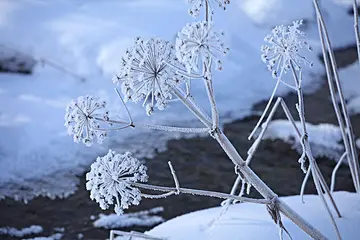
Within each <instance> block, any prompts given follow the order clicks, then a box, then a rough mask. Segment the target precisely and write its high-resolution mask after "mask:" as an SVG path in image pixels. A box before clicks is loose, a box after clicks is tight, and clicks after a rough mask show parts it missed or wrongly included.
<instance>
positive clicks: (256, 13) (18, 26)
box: [0, 0, 354, 199]
mask: <svg viewBox="0 0 360 240" xmlns="http://www.w3.org/2000/svg"><path fill="white" fill-rule="evenodd" d="M310 2H311V1H309V2H306V3H305V2H304V1H303V0H293V1H288V0H271V1H269V0H256V1H255V2H252V1H250V0H246V1H243V0H241V1H240V0H238V1H231V4H230V5H229V6H228V8H227V10H226V11H223V10H220V9H219V10H216V14H215V22H216V25H215V29H217V30H225V33H226V35H225V43H226V45H227V46H229V47H230V52H229V54H228V55H227V57H226V58H224V61H223V70H222V71H219V72H216V73H215V76H214V79H213V81H214V85H215V86H214V87H215V94H216V99H217V101H218V107H219V109H220V114H221V115H222V116H223V118H222V119H223V121H224V120H227V121H228V120H231V119H235V118H240V117H244V116H246V115H248V114H250V113H251V106H252V104H254V103H255V102H258V101H261V100H265V99H267V98H268V97H269V95H270V93H271V90H272V88H273V86H274V85H275V82H274V81H273V80H272V79H271V75H270V74H269V72H268V71H267V69H266V66H264V64H263V63H262V62H261V59H260V46H261V44H263V39H264V36H265V35H266V34H267V33H268V32H269V31H270V29H271V28H272V27H273V26H274V25H276V24H279V23H291V21H292V20H296V19H299V18H304V19H305V20H307V21H306V22H307V24H306V25H305V28H304V31H305V32H306V33H307V35H308V42H309V44H311V45H312V46H313V48H314V53H313V54H309V56H307V57H309V60H310V61H313V62H314V65H315V66H314V67H313V68H312V69H310V70H309V71H307V72H306V73H305V75H304V84H305V86H306V88H305V89H308V90H314V89H316V86H318V83H319V79H315V78H314V77H310V76H321V74H322V73H323V67H322V65H321V63H320V62H319V61H318V60H317V57H316V54H318V53H319V52H320V50H319V42H318V34H317V28H316V26H315V21H314V12H313V10H312V6H311V3H310ZM322 2H323V3H322V5H323V7H324V10H325V12H326V15H325V18H326V21H327V22H328V23H329V25H328V26H329V31H330V37H331V39H332V41H333V45H334V46H335V47H339V46H346V45H348V44H350V43H353V42H354V33H353V19H352V17H351V16H348V15H347V7H345V6H342V5H341V6H339V5H337V4H334V3H333V1H332V0H328V1H322ZM188 7H189V6H188V5H187V4H185V3H184V1H182V0H177V1H175V0H174V1H169V0H133V1H106V2H99V1H56V2H55V3H54V2H51V3H50V2H49V1H13V0H2V1H1V2H0V16H1V17H0V31H1V41H0V44H3V45H6V46H10V47H12V48H15V49H18V50H19V51H23V52H26V53H29V54H31V55H33V56H34V58H35V59H46V60H48V62H53V63H56V65H57V66H61V67H60V69H59V67H57V68H54V67H52V66H51V64H50V65H49V64H45V65H44V66H43V67H41V64H37V65H36V67H35V68H34V71H33V74H32V75H29V76H19V75H14V74H0V102H1V104H0V131H1V133H2V138H1V139H0V198H2V197H6V196H8V197H15V198H17V199H31V198H32V197H34V196H37V195H50V196H52V197H54V196H67V195H68V194H70V193H72V192H73V191H74V190H75V189H76V184H77V180H76V177H75V175H79V174H82V173H83V171H84V170H85V169H86V168H88V166H89V165H90V164H91V163H92V162H93V161H94V159H95V158H96V157H97V156H98V155H103V154H104V153H105V152H106V149H107V148H108V147H109V146H110V147H111V148H112V149H114V150H117V151H118V152H124V151H125V150H129V151H133V152H136V153H137V155H136V157H142V156H151V154H152V153H153V152H152V149H153V148H154V147H156V148H159V149H162V150H163V149H164V147H165V142H166V140H168V139H169V138H171V137H179V136H180V135H169V134H168V135H165V134H162V133H159V132H157V133H154V134H149V133H148V132H147V133H146V135H144V136H142V137H139V136H138V134H139V131H136V133H134V131H128V130H126V131H122V132H118V133H114V134H113V136H110V138H111V139H116V140H115V141H108V142H106V144H105V145H103V146H102V147H96V146H95V147H92V148H90V149H89V148H86V147H84V146H81V145H77V144H74V143H73V142H72V139H71V137H69V136H67V135H66V129H65V127H64V126H63V124H64V112H65V106H66V104H67V103H68V102H69V101H70V100H71V99H73V98H76V97H77V96H79V95H85V94H91V95H97V96H100V97H102V98H104V99H105V100H107V101H108V103H109V107H110V108H111V109H112V110H119V112H120V113H119V115H120V116H125V113H124V110H123V109H122V107H121V104H120V102H119V100H118V99H117V98H116V94H115V93H114V92H113V87H114V85H113V84H112V82H111V79H112V75H113V73H114V72H116V70H118V66H119V64H120V57H121V55H122V54H123V52H124V51H125V49H126V48H128V47H129V46H130V45H131V44H132V42H133V38H134V37H135V36H142V37H144V38H149V37H163V38H165V39H167V40H169V41H174V39H175V36H176V34H177V31H180V30H181V29H182V27H183V26H185V24H186V23H188V22H192V21H194V20H193V18H192V17H191V16H189V15H188V14H187V9H188ZM40 12H41V14H39V13H40ZM229 22H231V23H236V24H229ZM19 36H22V37H19ZM61 68H63V69H67V70H68V71H61ZM69 71H70V72H71V73H74V74H75V75H76V76H81V77H83V78H84V79H85V80H84V81H81V79H79V78H78V77H74V76H73V75H74V74H71V73H69ZM194 82H195V81H194ZM192 91H193V95H194V96H195V98H196V99H197V101H198V103H199V104H200V105H201V106H203V107H204V108H205V109H207V106H208V103H207V98H206V93H205V92H204V88H203V86H202V85H201V84H200V81H199V83H198V84H196V83H195V84H193V86H192ZM287 91H288V90H287V89H285V88H281V89H279V94H285V93H286V92H287ZM3 103H5V104H3ZM129 108H130V110H131V112H132V115H133V118H134V119H136V120H139V119H140V120H141V121H148V122H156V123H164V122H166V123H171V124H174V125H175V124H177V125H188V123H191V122H194V121H192V120H194V117H193V116H192V115H191V114H190V113H189V112H188V111H187V110H186V108H185V107H183V106H181V105H180V104H179V103H174V104H171V105H170V107H169V108H168V109H167V110H166V111H163V112H161V113H156V114H154V116H152V117H151V118H146V120H144V118H145V117H146V116H145V113H144V111H143V109H141V107H139V106H137V105H134V104H129ZM179 114H180V115H181V116H182V117H183V121H182V122H181V123H179V122H178V116H179ZM114 146H116V147H117V149H115V147H114ZM39 179H41V180H39Z"/></svg>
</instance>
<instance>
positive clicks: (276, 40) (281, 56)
mask: <svg viewBox="0 0 360 240" xmlns="http://www.w3.org/2000/svg"><path fill="white" fill-rule="evenodd" d="M301 25H302V20H299V21H294V22H293V25H290V26H287V27H285V26H283V25H280V26H277V27H275V28H274V29H273V30H272V31H271V33H270V34H269V35H267V36H266V37H265V42H267V43H268V45H263V46H261V52H262V55H261V59H262V60H263V62H264V63H266V64H267V67H268V69H269V70H270V71H272V75H273V77H274V78H277V77H281V75H282V74H283V73H286V72H287V71H288V70H289V69H290V67H291V63H292V64H293V65H294V67H295V69H296V70H297V71H300V70H301V66H302V65H304V64H308V65H310V66H312V63H310V62H309V61H308V60H307V59H306V58H305V57H304V56H302V55H300V51H301V49H302V48H305V47H306V48H308V50H309V51H311V50H312V48H311V46H309V44H308V43H307V41H306V40H305V33H304V32H302V31H301V30H300V29H299V27H300V26H301Z"/></svg>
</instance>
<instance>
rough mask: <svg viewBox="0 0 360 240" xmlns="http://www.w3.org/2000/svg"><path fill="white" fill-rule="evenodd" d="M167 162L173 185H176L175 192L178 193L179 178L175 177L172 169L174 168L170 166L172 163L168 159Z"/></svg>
mask: <svg viewBox="0 0 360 240" xmlns="http://www.w3.org/2000/svg"><path fill="white" fill-rule="evenodd" d="M168 164H169V168H170V171H171V175H172V176H173V178H174V183H175V187H176V194H179V193H180V184H179V180H178V178H177V176H176V173H175V170H174V168H173V166H172V164H171V162H170V161H169V162H168Z"/></svg>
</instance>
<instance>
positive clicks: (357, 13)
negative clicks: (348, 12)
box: [353, 0, 360, 64]
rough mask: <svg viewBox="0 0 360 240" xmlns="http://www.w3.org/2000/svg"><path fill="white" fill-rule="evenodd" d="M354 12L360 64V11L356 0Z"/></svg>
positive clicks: (354, 0) (354, 1)
mask: <svg viewBox="0 0 360 240" xmlns="http://www.w3.org/2000/svg"><path fill="white" fill-rule="evenodd" d="M353 10H354V30H355V37H356V47H357V53H358V61H359V64H360V32H359V12H358V11H359V10H358V6H357V3H356V0H353Z"/></svg>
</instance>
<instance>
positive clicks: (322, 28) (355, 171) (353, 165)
mask: <svg viewBox="0 0 360 240" xmlns="http://www.w3.org/2000/svg"><path fill="white" fill-rule="evenodd" d="M313 3H314V7H315V9H316V14H317V17H318V28H319V34H320V40H321V46H322V50H323V55H324V60H325V64H326V65H325V66H326V68H327V75H328V81H330V76H331V74H330V75H329V73H330V66H329V60H328V59H327V57H328V56H327V53H326V47H325V42H326V46H327V49H328V51H329V56H330V63H331V67H332V71H333V75H334V79H335V83H336V87H337V89H338V96H339V99H340V103H341V108H342V113H343V116H344V119H345V123H346V126H344V125H343V124H341V123H340V121H339V124H340V128H343V129H342V134H345V135H343V140H344V144H345V148H346V151H347V154H348V160H349V161H348V162H349V167H350V171H351V174H352V178H353V181H354V186H355V190H356V192H360V176H359V175H360V167H359V160H358V155H357V151H356V145H355V138H354V133H353V128H352V124H351V121H350V117H349V114H348V110H347V108H346V103H345V99H344V94H343V91H342V86H341V83H340V79H339V74H338V69H337V64H336V59H335V54H334V50H333V48H332V46H331V42H330V38H329V35H328V32H327V28H326V25H325V22H324V19H323V16H322V14H321V11H320V7H319V4H318V2H317V0H313ZM326 59H327V60H326ZM331 84H332V83H329V87H330V88H331V86H330V85H331ZM330 93H331V94H332V95H334V94H335V92H334V91H333V89H332V90H330ZM332 99H333V101H334V99H335V100H336V98H335V96H332ZM333 105H334V108H335V112H336V114H337V117H338V120H339V116H338V114H339V112H337V111H338V110H336V107H335V105H337V101H335V102H333ZM337 107H338V106H337ZM345 129H346V130H345Z"/></svg>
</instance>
